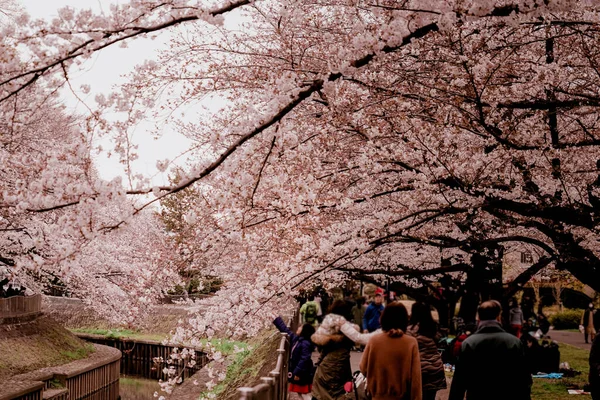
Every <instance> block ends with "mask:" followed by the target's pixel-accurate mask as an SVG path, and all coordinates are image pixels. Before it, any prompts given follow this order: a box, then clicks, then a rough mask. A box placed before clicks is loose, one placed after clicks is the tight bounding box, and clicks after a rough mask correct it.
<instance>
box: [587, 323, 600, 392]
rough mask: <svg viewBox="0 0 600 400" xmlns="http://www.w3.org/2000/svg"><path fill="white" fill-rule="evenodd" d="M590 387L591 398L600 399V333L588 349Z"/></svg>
mask: <svg viewBox="0 0 600 400" xmlns="http://www.w3.org/2000/svg"><path fill="white" fill-rule="evenodd" d="M589 362H590V375H589V379H590V387H591V392H592V400H600V335H598V336H596V338H595V339H594V341H593V342H592V348H591V350H590V360H589Z"/></svg>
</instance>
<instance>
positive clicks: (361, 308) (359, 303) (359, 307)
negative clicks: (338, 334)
mask: <svg viewBox="0 0 600 400" xmlns="http://www.w3.org/2000/svg"><path fill="white" fill-rule="evenodd" d="M366 309H367V307H366V306H365V298H364V297H362V296H361V297H358V298H357V299H356V305H355V306H354V307H352V322H354V323H355V324H356V325H358V326H362V323H363V317H364V316H365V311H366Z"/></svg>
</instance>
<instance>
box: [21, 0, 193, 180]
mask: <svg viewBox="0 0 600 400" xmlns="http://www.w3.org/2000/svg"><path fill="white" fill-rule="evenodd" d="M19 2H20V3H21V4H22V5H23V6H24V7H25V9H26V11H27V12H28V13H29V14H30V15H31V16H32V17H33V18H35V19H37V18H43V19H52V18H53V17H55V16H56V15H57V13H56V11H57V10H58V9H59V8H61V7H64V6H71V7H73V8H76V9H84V8H91V9H93V10H94V11H95V12H109V6H110V4H111V3H117V4H123V3H127V2H128V1H123V0H113V1H110V0H19ZM161 36H162V37H163V39H162V40H160V39H157V40H154V41H153V40H150V39H136V40H134V41H131V42H129V46H128V48H120V47H118V46H114V47H111V48H108V49H105V50H103V51H101V52H99V53H96V54H95V55H94V57H93V58H92V60H90V61H89V62H87V63H85V64H84V68H82V70H81V71H77V72H76V71H70V73H71V83H72V86H73V88H74V89H76V90H77V89H78V88H79V87H80V86H81V85H82V84H89V85H90V86H91V91H90V93H89V94H87V95H84V94H82V93H80V94H79V95H80V96H81V98H82V99H83V100H84V101H85V102H86V103H88V102H89V104H90V105H93V99H94V97H95V96H96V94H97V93H108V92H109V91H110V90H111V88H112V87H113V86H114V85H116V84H118V83H120V82H123V78H122V75H123V74H127V73H128V72H130V71H131V70H132V69H133V68H134V66H135V65H137V64H139V63H141V62H143V61H144V60H146V59H151V58H154V55H155V53H156V51H157V50H158V49H160V47H161V46H164V42H165V39H164V35H159V38H161ZM62 95H63V98H64V100H65V104H67V105H68V107H69V108H70V109H71V110H73V111H75V112H78V113H85V112H86V108H85V107H84V106H83V105H82V104H78V103H79V102H78V101H77V100H76V98H75V97H74V96H73V95H72V94H71V93H69V92H68V91H64V92H63V93H62ZM92 108H93V107H92ZM133 140H134V142H135V143H136V144H138V145H139V150H138V153H139V159H138V160H136V161H135V162H134V164H133V169H134V170H135V171H134V172H136V173H138V172H139V173H142V174H144V175H145V176H155V177H154V178H153V184H155V185H162V184H166V183H168V181H167V176H166V174H163V173H160V172H158V170H157V169H156V161H157V160H164V159H166V158H168V159H170V160H172V159H174V158H175V157H176V156H177V155H179V154H180V153H181V152H182V151H184V150H185V149H186V148H187V147H188V145H189V141H188V140H187V139H185V138H184V137H183V136H181V135H179V134H177V133H176V132H173V131H167V132H163V136H162V138H160V139H159V140H156V141H155V140H153V139H152V138H150V137H149V135H145V134H144V126H143V125H142V126H139V127H138V128H137V129H136V131H135V133H134V137H133ZM102 145H103V147H104V148H107V147H108V146H107V145H105V144H104V143H102ZM96 163H97V166H98V169H99V171H100V174H101V176H102V178H104V179H112V178H113V177H115V176H118V175H121V176H123V175H124V174H123V168H122V166H121V165H120V164H119V163H118V160H117V159H115V158H114V157H113V158H111V159H108V158H107V157H106V155H104V156H102V155H101V156H99V157H97V158H96ZM124 182H125V180H124Z"/></svg>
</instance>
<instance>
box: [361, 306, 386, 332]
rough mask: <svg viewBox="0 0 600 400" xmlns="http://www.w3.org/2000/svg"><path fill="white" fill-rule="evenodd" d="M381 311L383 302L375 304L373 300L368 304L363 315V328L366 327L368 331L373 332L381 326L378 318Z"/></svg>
mask: <svg viewBox="0 0 600 400" xmlns="http://www.w3.org/2000/svg"><path fill="white" fill-rule="evenodd" d="M382 312H383V304H380V305H377V304H375V302H372V303H371V304H369V307H367V310H366V311H365V315H364V316H363V322H362V327H363V329H366V330H368V331H369V332H373V331H376V330H377V329H379V328H381V322H379V319H380V318H381V313H382Z"/></svg>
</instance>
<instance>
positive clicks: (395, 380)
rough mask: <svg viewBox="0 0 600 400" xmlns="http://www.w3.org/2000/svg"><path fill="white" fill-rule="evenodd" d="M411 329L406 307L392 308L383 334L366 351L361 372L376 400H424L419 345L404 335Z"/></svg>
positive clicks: (385, 313) (383, 318) (384, 320)
mask: <svg viewBox="0 0 600 400" xmlns="http://www.w3.org/2000/svg"><path fill="white" fill-rule="evenodd" d="M407 325H408V313H407V311H406V308H405V307H404V305H403V304H402V303H399V302H393V303H390V304H388V305H387V307H386V308H385V309H384V310H383V313H382V314H381V330H382V332H381V333H378V334H376V335H373V336H372V337H371V339H370V340H369V343H368V344H367V347H366V348H365V352H364V354H363V356H362V360H361V362H360V371H361V372H362V373H363V375H365V376H366V377H367V390H368V391H369V392H370V393H371V396H372V398H373V400H422V388H421V359H420V358H419V345H418V343H417V339H415V338H414V337H412V336H409V335H406V334H405V333H404V332H405V331H406V327H407Z"/></svg>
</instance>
